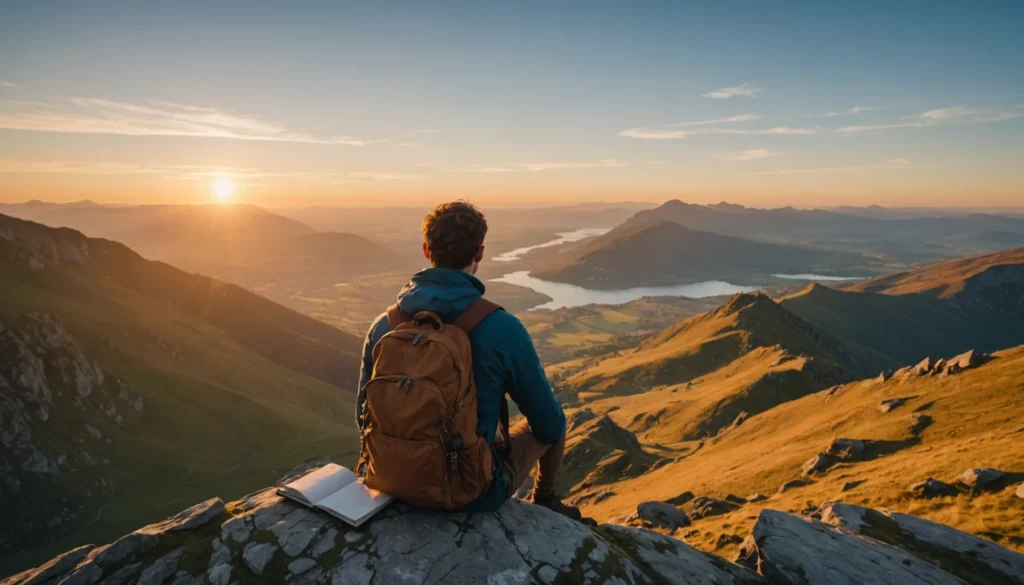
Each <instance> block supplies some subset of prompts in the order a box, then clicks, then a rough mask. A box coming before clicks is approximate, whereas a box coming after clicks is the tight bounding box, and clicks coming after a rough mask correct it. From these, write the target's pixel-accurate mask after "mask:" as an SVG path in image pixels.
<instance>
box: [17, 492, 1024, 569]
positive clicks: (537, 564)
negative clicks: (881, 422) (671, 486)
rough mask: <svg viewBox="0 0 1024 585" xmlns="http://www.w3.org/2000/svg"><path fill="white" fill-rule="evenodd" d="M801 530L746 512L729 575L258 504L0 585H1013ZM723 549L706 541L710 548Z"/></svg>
mask: <svg viewBox="0 0 1024 585" xmlns="http://www.w3.org/2000/svg"><path fill="white" fill-rule="evenodd" d="M650 504H655V505H654V506H648V508H651V509H654V510H655V511H656V512H664V511H665V510H663V509H661V508H660V507H661V506H666V507H669V508H672V507H671V506H668V505H667V504H663V503H660V502H651V503H650ZM673 509H674V508H673ZM646 511H647V510H645V515H646ZM815 516H816V517H819V518H820V519H811V518H804V517H800V516H796V515H794V514H789V513H786V512H780V511H777V510H770V509H766V510H762V511H761V514H760V516H759V517H758V520H757V523H756V524H755V525H754V529H753V531H752V532H751V534H750V536H749V537H748V538H747V539H746V540H745V541H743V545H742V547H741V549H740V558H739V564H734V563H731V562H729V561H726V560H725V559H723V558H721V557H718V556H715V555H712V554H710V553H706V552H702V551H699V550H697V549H694V548H692V547H691V546H689V545H687V544H685V543H684V542H681V541H679V540H676V539H674V538H671V537H669V536H666V535H663V534H659V533H657V532H653V531H651V530H647V529H645V528H633V527H627V526H618V525H613V524H604V525H601V526H597V527H593V528H590V527H587V526H586V525H584V524H581V523H577V522H573V521H571V520H569V519H567V518H565V517H563V516H560V515H558V514H556V513H554V512H551V511H550V510H548V509H546V508H542V507H539V506H534V505H531V504H527V503H525V502H521V501H519V500H511V501H509V502H507V503H506V504H505V505H503V506H502V507H501V508H500V509H499V510H498V511H496V512H493V513H481V514H464V513H442V512H429V511H423V510H414V509H412V508H410V507H408V506H405V505H404V504H394V505H392V506H391V507H390V508H388V509H387V510H385V511H384V512H382V514H381V515H380V516H379V517H377V518H375V519H373V520H372V521H370V522H369V523H368V524H366V525H364V526H363V527H362V528H359V529H355V528H350V527H348V526H347V525H345V524H343V523H341V522H340V521H338V520H335V519H334V518H332V517H331V516H328V515H326V514H321V513H318V512H314V511H313V510H310V509H308V508H305V507H302V506H299V505H298V504H296V503H294V502H291V501H289V500H284V499H282V498H280V497H279V496H277V495H275V493H274V490H273V489H267V490H263V491H260V492H256V493H254V494H251V495H249V496H247V497H245V498H243V499H241V500H239V501H237V502H233V503H231V504H228V505H224V503H223V502H222V501H221V500H219V499H217V498H214V499H212V500H208V501H206V502H202V503H200V504H197V505H195V506H193V507H191V508H189V509H187V510H185V511H183V512H181V513H180V514H177V515H175V516H173V517H171V518H168V519H167V520H164V521H163V522H159V523H157V524H152V525H150V526H147V527H145V528H142V529H140V530H137V531H135V532H133V533H131V534H128V535H127V536H124V537H122V538H120V539H118V540H116V541H115V542H113V543H112V544H109V545H106V546H93V545H88V546H83V547H79V548H76V549H73V550H70V551H68V552H66V553H64V554H63V555H60V556H58V557H56V558H54V559H53V560H51V561H50V562H48V563H46V564H44V565H42V566H40V567H38V568H35V569H31V570H29V571H25V572H23V573H20V574H18V575H14V576H12V577H8V578H7V579H4V580H0V585H129V584H135V585H207V584H208V585H245V584H248V583H265V584H274V583H281V584H283V583H289V584H291V585H326V584H328V583H329V584H331V585H342V584H344V585H371V584H372V585H389V584H396V585H397V584H403V585H404V584H428V583H429V584H446V585H447V584H455V585H458V584H475V583H487V584H498V585H500V584H512V583H516V584H538V585H555V584H556V583H559V584H569V583H571V584H576V583H580V584H595V585H596V584H604V583H608V584H615V585H626V584H628V585H640V584H658V585H666V584H669V585H672V584H679V585H757V584H765V585H768V584H776V585H903V584H908V585H965V584H967V585H1018V584H1019V583H1024V555H1021V554H1019V553H1016V552H1013V551H1010V550H1008V549H1005V548H1003V547H1000V546H998V545H996V544H994V543H992V542H989V541H986V540H983V539H981V538H978V537H975V536H971V535H969V534H965V533H963V532H959V531H957V530H954V529H953V528H950V527H948V526H943V525H941V524H936V523H934V522H929V521H926V520H922V519H919V518H915V517H913V516H907V515H905V514H899V513H896V512H891V511H888V510H873V509H868V508H861V507H859V506H853V505H848V504H841V503H833V504H826V505H824V506H822V507H821V508H820V509H819V510H817V512H816V514H815ZM655 517H659V514H655ZM736 540H737V537H736V536H734V535H728V534H722V535H719V538H718V541H717V546H718V547H719V548H721V547H724V546H726V545H731V544H735V543H736ZM755 571H756V572H755Z"/></svg>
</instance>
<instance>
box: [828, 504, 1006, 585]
mask: <svg viewBox="0 0 1024 585" xmlns="http://www.w3.org/2000/svg"><path fill="white" fill-rule="evenodd" d="M822 521H824V522H826V523H829V524H832V525H834V526H841V527H843V528H847V529H849V530H852V531H854V532H857V533H860V534H862V535H865V536H868V537H871V538H875V539H877V540H880V541H883V542H885V543H886V544H889V545H892V546H895V547H898V548H900V549H902V550H904V551H907V552H909V553H911V554H913V555H915V556H917V557H918V558H921V559H924V560H925V561H928V562H930V563H932V564H933V565H935V566H937V567H939V568H941V569H943V570H945V571H947V572H949V573H952V574H954V575H956V576H958V577H960V578H961V579H963V580H964V581H966V582H968V583H971V584H972V585H989V584H991V585H995V584H1013V583H1024V555H1022V554H1020V553H1017V552H1014V551H1011V550H1009V549H1006V548H1003V547H1001V546H999V545H997V544H995V543H993V542H990V541H988V540H984V539H981V538H978V537H977V536H973V535H970V534H967V533H965V532H960V531H959V530H956V529H954V528H950V527H949V526H945V525H943V524H938V523H936V522H931V521H929V520H924V519H922V518H917V517H915V516H909V515H907V514H900V513H898V512H893V511H891V510H872V509H870V508H862V507H860V506H853V505H850V504H826V505H825V506H824V507H823V508H822Z"/></svg>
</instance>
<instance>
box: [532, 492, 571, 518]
mask: <svg viewBox="0 0 1024 585" xmlns="http://www.w3.org/2000/svg"><path fill="white" fill-rule="evenodd" d="M533 503H534V504H536V505H538V506H543V507H544V508H547V509H548V510H551V511H552V512H557V513H559V514H561V515H562V516H565V517H566V518H569V519H570V520H575V521H577V522H583V514H581V513H580V509H579V508H577V507H576V506H570V505H569V504H565V503H563V502H562V500H561V499H560V498H558V497H557V496H551V497H549V498H538V497H536V496H534V498H533Z"/></svg>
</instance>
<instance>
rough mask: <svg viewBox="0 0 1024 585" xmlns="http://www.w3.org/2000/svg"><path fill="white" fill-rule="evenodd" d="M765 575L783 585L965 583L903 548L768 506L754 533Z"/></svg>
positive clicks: (757, 551) (759, 518)
mask: <svg viewBox="0 0 1024 585" xmlns="http://www.w3.org/2000/svg"><path fill="white" fill-rule="evenodd" d="M751 540H752V541H753V542H752V544H753V548H754V549H755V550H756V553H757V564H758V568H759V569H760V572H761V574H762V575H764V576H765V578H767V579H768V580H769V581H770V582H772V583H777V584H779V585H964V584H965V583H966V582H965V581H963V580H961V579H959V578H958V577H955V576H953V575H951V574H949V573H947V572H945V571H943V570H941V569H939V568H937V567H935V566H934V565H932V564H930V563H927V562H925V561H923V560H921V559H919V558H917V557H915V556H913V555H911V554H908V553H906V552H903V551H902V550H900V549H898V548H896V547H893V546H890V545H888V544H885V543H883V542H879V541H877V540H873V539H870V538H866V537H864V536H861V535H859V534H857V533H855V532H851V531H849V530H845V529H842V528H837V527H835V526H830V525H828V524H825V523H823V522H819V521H817V520H810V519H806V518H801V517H799V516H794V515H792V514H787V513H785V512H779V511H776V510H764V511H762V512H761V515H760V516H759V517H758V519H757V523H756V524H755V525H754V530H753V532H752V533H751Z"/></svg>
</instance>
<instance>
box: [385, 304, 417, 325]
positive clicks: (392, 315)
mask: <svg viewBox="0 0 1024 585" xmlns="http://www.w3.org/2000/svg"><path fill="white" fill-rule="evenodd" d="M406 321H412V317H410V316H408V315H406V314H405V313H403V312H402V309H401V307H399V306H398V305H397V304H394V305H391V306H390V307H388V325H391V330H392V331H394V330H395V328H396V327H398V326H399V325H401V324H402V323H405V322H406Z"/></svg>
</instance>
